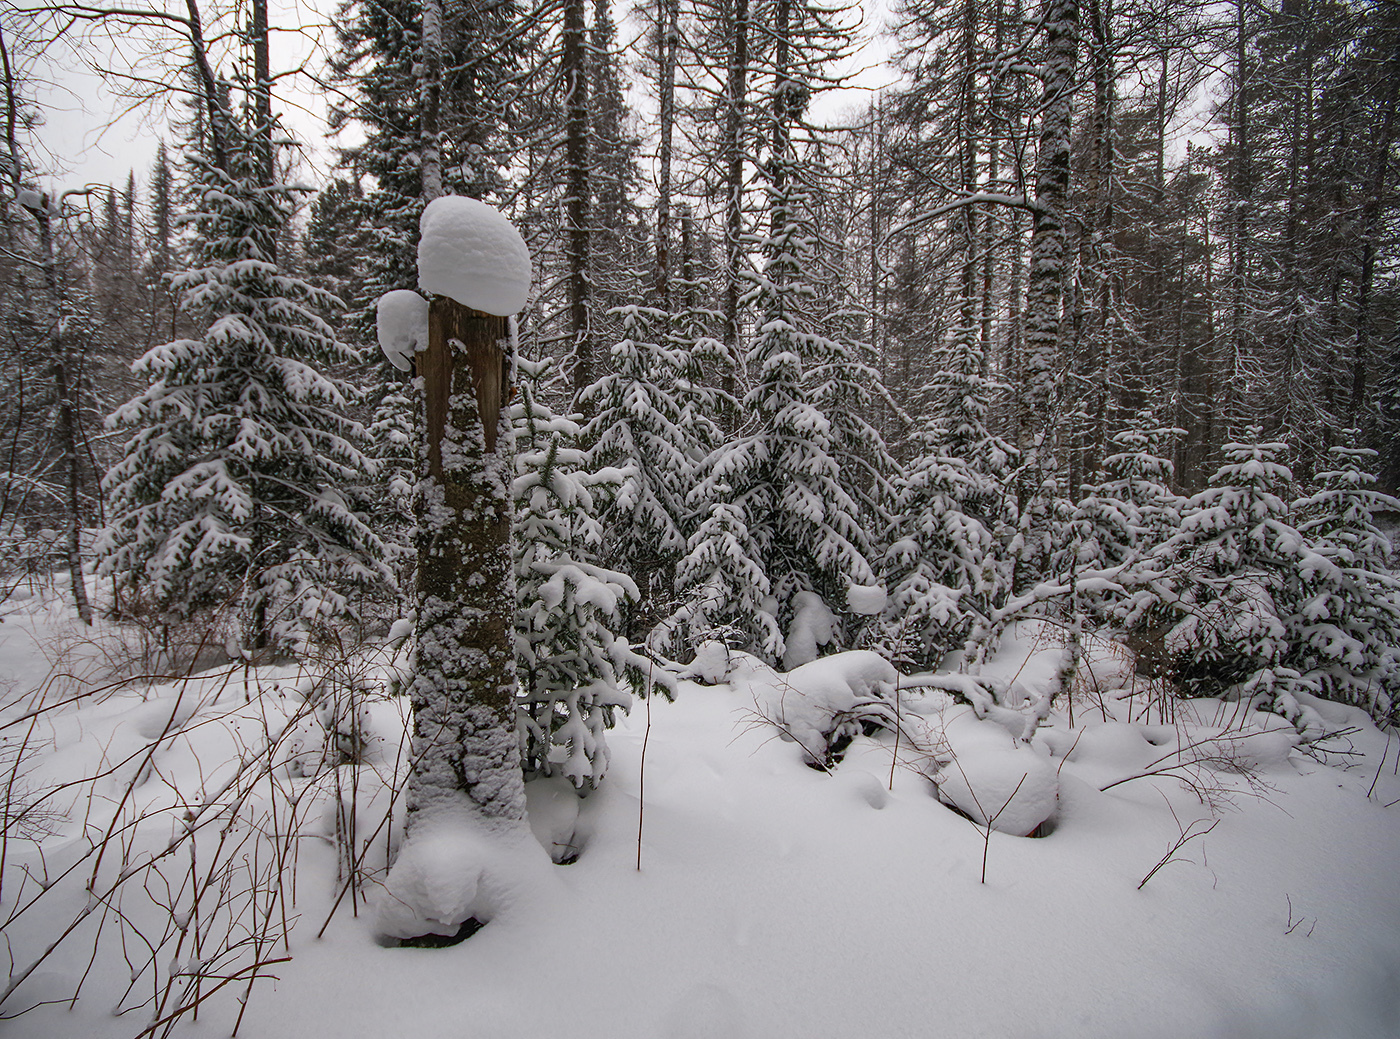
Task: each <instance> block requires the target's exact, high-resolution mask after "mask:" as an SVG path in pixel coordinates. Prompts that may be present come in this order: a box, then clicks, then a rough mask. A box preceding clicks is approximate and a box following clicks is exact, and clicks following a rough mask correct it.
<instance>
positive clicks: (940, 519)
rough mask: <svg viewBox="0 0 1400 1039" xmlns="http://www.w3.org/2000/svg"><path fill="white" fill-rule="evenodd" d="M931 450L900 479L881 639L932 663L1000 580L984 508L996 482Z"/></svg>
mask: <svg viewBox="0 0 1400 1039" xmlns="http://www.w3.org/2000/svg"><path fill="white" fill-rule="evenodd" d="M936 437H937V431H936V430H934V431H929V433H928V434H927V436H926V437H925V440H926V452H925V453H924V454H922V455H921V456H920V457H919V458H917V459H915V461H914V462H913V463H912V464H911V465H910V466H909V469H908V472H907V473H906V474H905V475H903V476H902V477H899V478H897V479H896V481H895V487H896V490H897V492H898V495H899V498H898V514H899V520H898V525H897V528H896V530H897V534H898V537H897V538H896V539H895V540H894V541H893V543H892V544H891V545H890V547H889V548H888V549H887V550H886V553H885V581H886V583H887V585H888V587H889V589H890V594H889V601H888V602H887V604H886V607H885V611H884V613H883V616H882V618H881V620H882V624H881V627H882V635H881V642H882V643H883V644H884V645H886V646H887V647H888V648H889V650H890V651H891V652H892V653H893V654H894V655H895V656H896V657H897V658H899V659H904V660H908V661H910V662H912V663H914V664H916V665H918V666H921V667H933V666H934V665H936V664H937V663H938V661H939V660H940V659H941V658H942V657H943V655H944V654H946V653H947V652H949V651H950V650H952V649H954V648H956V647H958V646H960V645H961V644H962V642H963V641H964V640H965V639H966V637H967V635H968V632H969V630H970V628H971V625H972V620H973V617H974V616H977V615H985V614H986V613H987V612H988V609H989V602H990V600H991V598H992V597H993V595H994V592H995V589H996V588H997V587H998V581H997V577H996V566H995V558H994V557H995V552H996V543H995V539H994V538H993V536H992V533H991V531H990V530H989V529H988V525H987V521H986V520H984V518H983V516H981V515H979V510H980V509H981V508H984V507H985V506H986V504H987V503H988V501H989V500H990V499H991V498H992V496H993V489H992V487H991V484H990V482H989V481H988V480H987V479H986V478H985V477H983V476H982V475H981V474H979V473H978V472H977V471H976V470H974V469H973V468H972V467H971V466H969V465H968V464H967V463H966V462H964V461H963V460H961V459H957V458H951V457H947V456H944V455H941V454H938V453H936V451H937V446H936V443H935V442H934V441H935V439H936Z"/></svg>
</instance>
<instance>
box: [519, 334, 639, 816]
mask: <svg viewBox="0 0 1400 1039" xmlns="http://www.w3.org/2000/svg"><path fill="white" fill-rule="evenodd" d="M519 364H520V374H521V396H520V400H519V402H518V403H517V404H516V405H515V406H514V408H513V422H514V425H515V430H516V433H515V436H516V476H515V482H514V488H513V494H514V498H515V509H516V517H515V518H516V530H515V539H514V540H515V548H514V551H515V580H516V613H515V658H516V675H517V677H518V680H519V690H518V694H517V712H516V718H517V731H518V733H519V735H520V747H521V757H522V760H523V762H524V767H525V770H526V773H527V774H529V773H535V774H542V775H551V774H553V773H555V772H560V773H562V774H563V775H565V776H566V777H568V779H569V780H570V782H572V783H573V784H574V786H575V787H577V788H579V789H585V788H591V787H595V786H597V785H598V783H599V782H600V781H601V780H602V778H603V774H604V773H605V772H606V771H607V767H608V747H607V739H606V737H605V730H606V729H608V728H610V727H611V726H612V724H613V720H614V715H615V713H616V711H617V710H618V709H619V708H620V709H622V710H627V709H628V708H629V707H630V706H631V704H632V697H631V694H630V693H629V691H628V689H629V687H630V689H631V691H632V692H636V693H638V694H645V692H646V691H647V686H648V682H649V678H648V676H649V675H650V674H651V673H652V671H651V666H650V662H649V661H648V660H647V659H646V658H645V657H643V656H641V655H640V654H639V653H636V652H634V651H633V649H632V647H631V646H630V645H629V644H628V642H627V640H626V639H624V638H622V637H621V636H620V635H618V634H617V633H616V632H617V631H618V629H619V627H620V625H621V623H622V614H623V610H624V608H625V607H626V606H627V604H629V603H635V601H636V599H637V587H636V585H635V584H634V583H633V582H632V580H631V579H630V578H629V577H627V576H626V575H624V574H620V573H618V572H616V571H614V570H609V569H607V568H606V567H603V566H600V565H598V563H597V562H596V559H597V553H598V551H599V549H600V548H601V545H602V527H601V524H600V523H599V521H598V518H597V516H596V515H594V508H595V497H594V492H595V491H596V490H597V489H598V484H599V482H600V481H599V480H597V479H595V478H593V477H591V476H590V475H589V473H588V467H587V464H586V458H585V455H584V453H583V452H582V451H581V450H580V449H579V448H578V446H577V445H578V436H579V426H578V423H576V422H575V421H573V420H572V419H570V418H566V417H563V416H560V415H556V414H554V413H553V412H552V411H551V410H550V409H549V408H548V406H547V405H545V404H544V403H543V402H542V401H541V400H540V396H539V389H540V381H541V375H542V369H543V366H542V365H533V364H531V363H530V362H527V361H523V360H522V361H520V362H519ZM663 688H664V686H663Z"/></svg>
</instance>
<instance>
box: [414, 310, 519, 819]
mask: <svg viewBox="0 0 1400 1039" xmlns="http://www.w3.org/2000/svg"><path fill="white" fill-rule="evenodd" d="M505 338H506V319H505V318H501V317H495V316H493V315H490V314H484V313H481V312H480V311H476V310H471V309H469V308H467V307H464V306H462V305H461V304H459V303H457V302H455V301H454V300H451V299H448V298H445V297H438V298H435V299H434V300H433V301H432V303H431V305H430V307H429V310H428V343H429V345H428V349H427V350H426V351H424V352H423V353H421V354H419V355H418V357H417V364H418V372H419V374H420V375H421V376H422V377H423V398H424V427H425V433H426V443H425V445H424V448H425V450H424V454H423V457H422V463H421V464H422V465H423V470H422V476H423V477H424V480H423V485H424V494H423V495H422V496H421V497H420V503H419V509H420V512H421V515H420V521H419V535H418V539H419V540H418V602H419V611H418V625H417V627H418V640H417V641H418V645H417V659H416V666H415V676H414V681H413V685H412V692H411V698H412V701H413V717H414V736H415V741H414V742H415V748H414V750H415V755H414V756H415V763H414V766H413V773H412V776H411V779H410V783H409V798H408V801H409V804H408V811H409V814H410V819H409V825H410V831H411V828H412V825H413V817H414V815H415V814H416V813H417V812H418V811H419V810H423V809H428V808H429V806H430V805H434V804H442V803H444V801H446V802H451V801H453V800H454V798H455V796H456V795H457V794H465V795H466V797H467V799H468V800H469V801H470V802H471V803H472V805H473V806H474V807H475V808H476V809H477V810H478V811H480V812H481V814H482V815H485V816H488V817H491V818H497V819H520V818H523V817H524V788H523V786H522V785H521V778H520V762H519V749H518V746H517V745H516V740H515V736H514V727H515V723H514V710H515V705H514V688H515V665H514V659H513V656H512V646H511V620H512V616H513V611H514V607H515V603H514V599H513V595H512V590H511V584H510V565H511V563H510V511H511V510H510V499H509V491H508V487H509V475H510V474H509V471H508V470H509V465H510V460H509V459H508V458H501V457H499V456H497V454H496V445H497V443H498V440H499V434H500V430H499V428H498V427H499V425H500V422H501V417H502V416H501V406H502V404H503V403H504V401H505V399H506V396H507V392H508V386H507V384H508V380H509V369H508V364H509V358H508V357H507V356H506V352H505V351H504V350H503V349H502V341H503V340H504V339H505ZM454 390H455V391H456V392H455V393H454ZM478 416H480V418H478ZM478 423H479V428H480V429H481V438H480V439H477V436H476V432H475V431H476V429H477V428H478ZM483 442H484V447H485V451H484V452H483V451H482V446H483Z"/></svg>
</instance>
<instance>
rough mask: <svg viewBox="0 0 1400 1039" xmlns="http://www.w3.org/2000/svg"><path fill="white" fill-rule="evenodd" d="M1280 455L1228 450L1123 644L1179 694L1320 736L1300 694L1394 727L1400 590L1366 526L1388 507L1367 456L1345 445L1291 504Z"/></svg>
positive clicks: (1268, 449)
mask: <svg viewBox="0 0 1400 1039" xmlns="http://www.w3.org/2000/svg"><path fill="white" fill-rule="evenodd" d="M1284 450H1285V448H1284V445H1282V444H1276V443H1257V444H1231V445H1227V447H1226V456H1227V461H1226V464H1225V465H1224V466H1222V467H1221V469H1220V470H1219V472H1217V473H1216V474H1215V476H1214V478H1213V479H1212V481H1211V486H1210V487H1208V488H1207V489H1206V490H1204V491H1202V492H1201V493H1200V494H1198V495H1196V496H1195V497H1193V498H1192V499H1191V500H1190V501H1189V502H1188V503H1187V505H1186V507H1185V509H1184V512H1183V517H1182V521H1181V529H1180V531H1179V532H1178V533H1177V534H1175V535H1174V536H1172V537H1171V538H1169V539H1167V541H1165V542H1164V543H1163V544H1162V545H1161V546H1160V548H1159V551H1158V553H1157V555H1156V558H1155V559H1154V560H1153V564H1154V566H1155V569H1156V572H1155V573H1152V574H1149V575H1147V577H1146V580H1145V584H1144V587H1143V589H1142V590H1140V591H1138V592H1137V593H1136V594H1135V595H1134V597H1133V599H1132V601H1131V603H1130V605H1129V607H1128V610H1127V618H1128V621H1129V629H1130V630H1129V635H1130V644H1131V643H1132V639H1133V637H1134V636H1136V637H1137V638H1138V639H1139V640H1141V641H1142V642H1143V645H1144V648H1145V649H1147V650H1148V653H1147V656H1148V657H1149V658H1150V657H1152V656H1155V657H1156V658H1157V659H1156V660H1153V661H1151V662H1152V663H1153V664H1154V665H1155V666H1156V667H1157V668H1158V669H1159V670H1160V673H1161V676H1162V677H1164V678H1166V679H1168V680H1169V681H1170V682H1172V683H1173V684H1174V685H1175V686H1176V687H1177V688H1178V689H1179V690H1181V691H1182V692H1183V693H1185V694H1187V695H1197V696H1199V695H1227V696H1234V697H1239V696H1258V697H1260V698H1261V702H1262V703H1264V704H1268V705H1270V706H1272V707H1274V708H1275V709H1277V710H1279V711H1280V712H1281V713H1283V714H1285V715H1287V716H1288V717H1290V718H1292V719H1294V720H1295V721H1296V722H1298V724H1299V725H1300V727H1305V728H1316V726H1310V725H1309V724H1308V723H1307V720H1306V717H1305V716H1306V715H1307V712H1306V710H1305V709H1304V703H1303V701H1302V700H1300V698H1299V696H1298V694H1300V693H1301V694H1310V695H1316V696H1321V697H1324V698H1328V699H1335V700H1340V701H1343V702H1345V703H1350V704H1354V705H1357V706H1361V707H1364V708H1365V709H1366V710H1368V711H1369V712H1370V713H1371V714H1372V716H1373V717H1375V718H1377V719H1383V718H1386V717H1389V716H1391V715H1392V714H1393V712H1394V709H1395V708H1394V705H1395V703H1396V692H1397V690H1398V689H1400V684H1398V683H1400V658H1398V657H1397V650H1396V648H1395V647H1396V645H1397V643H1398V642H1400V600H1398V599H1397V592H1398V591H1400V585H1397V582H1396V579H1395V577H1394V576H1393V575H1392V574H1391V573H1390V572H1389V570H1388V569H1387V565H1386V562H1385V554H1386V553H1387V552H1388V551H1389V545H1388V543H1387V540H1386V538H1385V535H1384V534H1383V533H1381V532H1380V530H1379V529H1378V528H1377V527H1376V526H1375V524H1374V522H1373V520H1372V516H1373V514H1374V511H1375V510H1376V509H1378V508H1384V507H1386V506H1387V505H1388V504H1390V502H1391V501H1392V499H1388V498H1387V497H1386V496H1384V495H1380V494H1377V493H1376V492H1375V491H1374V490H1373V489H1372V486H1371V485H1372V483H1373V482H1374V479H1373V477H1371V476H1370V474H1368V473H1366V472H1365V471H1364V469H1363V468H1362V467H1361V463H1362V461H1363V460H1366V459H1367V458H1368V457H1369V454H1370V453H1369V452H1365V451H1359V450H1356V449H1351V448H1345V447H1343V448H1339V449H1336V450H1335V451H1334V457H1335V458H1336V459H1337V461H1338V462H1339V463H1340V464H1339V465H1338V467H1337V468H1336V469H1335V470H1334V471H1332V472H1328V473H1324V474H1323V475H1322V476H1321V478H1320V479H1321V481H1322V488H1321V490H1319V491H1318V492H1317V493H1315V494H1313V495H1311V496H1309V497H1306V498H1303V499H1301V500H1299V501H1297V502H1296V503H1295V504H1293V505H1292V506H1290V504H1289V503H1290V501H1291V500H1292V494H1291V492H1292V482H1293V481H1292V474H1291V473H1290V471H1289V470H1288V468H1287V466H1286V465H1284V464H1283V461H1282V458H1283V454H1284ZM1295 517H1296V518H1297V521H1298V522H1297V525H1296V526H1295V525H1294V518H1295ZM1154 644H1159V646H1158V648H1156V649H1155V650H1154V649H1153V646H1154Z"/></svg>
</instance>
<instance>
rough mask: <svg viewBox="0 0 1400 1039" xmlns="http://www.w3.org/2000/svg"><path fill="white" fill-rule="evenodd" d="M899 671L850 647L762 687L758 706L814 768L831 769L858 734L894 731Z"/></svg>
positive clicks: (781, 735)
mask: <svg viewBox="0 0 1400 1039" xmlns="http://www.w3.org/2000/svg"><path fill="white" fill-rule="evenodd" d="M898 681H899V674H898V672H896V671H895V669H894V666H893V665H892V664H890V662H889V661H887V660H885V659H884V657H882V656H880V655H879V654H878V653H873V652H871V651H869V650H849V651H847V652H844V653H834V654H832V655H831V656H827V657H822V658H820V659H819V660H813V661H811V662H810V663H807V664H803V665H801V666H799V667H795V668H793V669H792V670H791V671H788V672H787V673H785V674H781V675H779V674H772V675H771V676H770V678H769V681H768V682H765V683H764V684H763V685H762V686H761V687H760V689H761V693H760V700H759V702H758V704H757V705H756V710H757V712H758V715H759V717H760V718H762V719H763V720H764V721H766V722H768V723H770V724H772V725H773V726H775V727H776V728H777V730H778V734H779V736H780V737H781V738H782V739H784V740H790V741H793V742H795V743H796V744H797V745H798V746H799V747H801V748H802V758H803V761H804V762H805V763H806V764H808V765H809V766H811V767H812V768H823V769H829V768H831V767H832V766H834V765H835V764H836V763H837V762H839V761H840V760H841V757H842V755H843V754H844V753H845V751H846V747H847V746H848V745H849V744H850V742H851V740H852V739H853V738H855V737H856V736H858V735H860V734H861V733H862V732H873V731H875V730H877V729H890V730H893V729H894V728H895V727H896V726H897V725H898V719H897V717H896V715H895V688H896V685H897V683H898Z"/></svg>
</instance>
